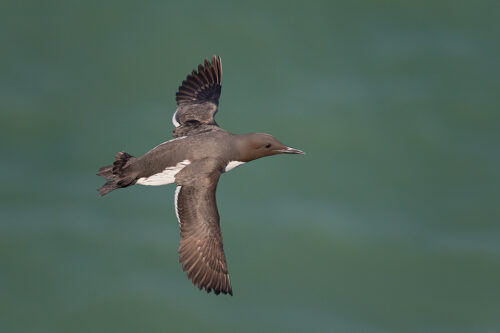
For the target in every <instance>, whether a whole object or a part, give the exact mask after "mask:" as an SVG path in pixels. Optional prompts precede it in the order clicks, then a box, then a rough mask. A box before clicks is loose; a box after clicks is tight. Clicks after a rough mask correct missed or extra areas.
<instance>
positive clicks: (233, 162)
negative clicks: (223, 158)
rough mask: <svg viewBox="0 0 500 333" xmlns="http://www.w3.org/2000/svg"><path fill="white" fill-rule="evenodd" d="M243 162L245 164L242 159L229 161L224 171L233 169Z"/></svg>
mask: <svg viewBox="0 0 500 333" xmlns="http://www.w3.org/2000/svg"><path fill="white" fill-rule="evenodd" d="M242 164H245V162H241V161H229V163H228V164H227V165H226V167H225V168H224V172H228V171H231V170H233V169H234V168H236V167H237V166H240V165H242Z"/></svg>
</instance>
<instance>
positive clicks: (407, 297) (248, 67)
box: [0, 1, 500, 332]
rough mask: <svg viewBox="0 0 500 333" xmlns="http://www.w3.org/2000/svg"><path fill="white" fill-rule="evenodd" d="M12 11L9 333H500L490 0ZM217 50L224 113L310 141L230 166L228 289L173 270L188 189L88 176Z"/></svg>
mask: <svg viewBox="0 0 500 333" xmlns="http://www.w3.org/2000/svg"><path fill="white" fill-rule="evenodd" d="M0 12H1V14H0V15H1V20H0V22H2V23H1V25H2V29H1V30H0V36H1V39H0V40H1V41H2V50H1V52H0V57H1V62H0V69H1V71H0V72H1V75H0V110H1V118H0V130H1V131H0V136H1V137H0V139H1V143H0V149H1V156H2V157H1V163H0V171H1V175H2V177H1V180H0V184H1V186H0V193H1V201H0V205H1V211H0V219H1V222H0V288H1V289H0V331H2V332H178V331H195V330H204V331H210V332H216V331H217V332H262V331H269V332H277V331H287V332H295V331H296V332H320V331H324V332H332V331H334V332H498V331H500V287H499V283H500V225H499V222H500V221H499V218H500V208H499V185H500V181H499V167H500V148H499V142H500V135H499V132H500V131H499V130H500V125H499V124H500V115H499V105H500V103H499V87H500V85H499V80H498V77H499V75H500V70H499V65H498V62H499V56H500V43H499V42H498V36H499V33H500V29H499V28H500V24H499V23H498V22H499V20H498V18H499V5H498V3H497V2H491V3H487V2H463V1H459V2H443V1H417V2H415V1H414V2H396V1H378V2H373V1H354V2H348V1H343V2H333V1H323V2H296V1H286V2H285V1H283V2H276V1H251V2H246V3H240V4H236V3H233V2H230V1H226V2H207V1H197V2H176V3H172V2H167V1H145V2H142V1H106V2H78V1H61V2H56V1H49V2H47V1H31V2H29V1H28V2H22V3H21V2H10V3H9V2H7V3H2V5H0ZM214 53H216V54H218V55H221V56H222V59H223V66H224V87H223V92H222V98H221V101H220V102H221V103H220V109H219V113H218V115H217V121H218V123H219V124H220V125H221V126H222V127H223V128H225V129H227V130H229V131H232V132H234V133H246V132H267V133H272V134H273V135H275V136H276V137H278V139H280V140H281V141H283V142H285V143H286V144H289V145H290V146H293V147H297V148H300V149H303V150H305V151H306V152H307V155H306V156H277V157H272V158H267V159H263V160H259V161H255V162H253V163H250V164H247V165H245V166H242V167H240V168H238V169H236V170H234V171H232V172H231V173H229V174H225V175H224V176H223V177H222V178H221V181H220V184H219V189H218V193H217V195H218V203H219V210H220V214H221V225H222V230H223V234H224V240H225V250H226V256H227V260H228V266H229V270H230V275H231V279H232V283H233V288H234V294H235V295H234V297H228V296H215V295H213V294H206V293H204V292H200V291H198V290H197V289H195V288H194V287H193V286H192V285H191V283H190V281H188V280H187V278H186V276H185V274H184V273H183V272H182V271H181V267H180V264H179V263H178V262H177V252H176V250H177V247H178V242H179V230H178V226H177V220H176V218H175V213H174V206H173V192H174V186H169V187H139V186H137V187H132V188H129V189H126V190H120V191H116V192H113V193H112V194H110V195H109V196H106V197H104V198H100V197H99V196H98V194H97V192H96V188H98V187H99V186H100V185H101V184H102V180H101V179H99V178H98V177H97V176H95V172H96V170H97V168H98V167H100V166H102V165H105V164H108V163H110V162H111V161H112V160H113V157H114V155H115V154H116V152H118V151H120V150H124V151H127V152H129V153H131V154H133V155H142V154H144V153H145V152H147V151H148V150H149V149H150V148H152V147H154V146H155V145H157V144H158V143H161V142H163V141H166V140H168V139H170V138H171V130H172V125H171V123H170V119H171V116H172V112H173V111H174V110H175V101H174V95H175V91H176V89H177V87H178V85H179V84H180V82H181V81H182V80H183V79H184V77H185V75H186V74H188V73H189V72H190V71H191V69H193V68H194V67H195V66H196V65H197V64H198V63H199V62H200V61H201V60H202V59H203V58H204V57H209V56H211V55H212V54H214Z"/></svg>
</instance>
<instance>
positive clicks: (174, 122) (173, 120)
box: [172, 111, 180, 127]
mask: <svg viewBox="0 0 500 333" xmlns="http://www.w3.org/2000/svg"><path fill="white" fill-rule="evenodd" d="M176 115H177V111H175V112H174V115H173V116H172V124H174V126H175V127H179V126H180V124H179V122H178V121H177V119H175V116H176Z"/></svg>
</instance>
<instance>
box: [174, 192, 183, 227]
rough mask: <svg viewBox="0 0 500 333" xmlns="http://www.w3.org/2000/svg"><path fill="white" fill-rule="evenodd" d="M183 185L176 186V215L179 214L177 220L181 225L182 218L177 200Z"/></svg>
mask: <svg viewBox="0 0 500 333" xmlns="http://www.w3.org/2000/svg"><path fill="white" fill-rule="evenodd" d="M181 188H182V186H177V187H176V188H175V199H174V203H175V215H176V216H177V221H179V227H180V226H181V219H180V218H179V210H178V209H177V200H178V199H179V192H180V191H181Z"/></svg>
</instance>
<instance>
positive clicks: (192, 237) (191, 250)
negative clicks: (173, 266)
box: [176, 159, 233, 295]
mask: <svg viewBox="0 0 500 333" xmlns="http://www.w3.org/2000/svg"><path fill="white" fill-rule="evenodd" d="M202 170H203V171H202ZM221 172H222V166H221V165H220V163H218V161H216V160H213V159H207V160H202V161H200V162H197V163H195V164H192V165H190V166H189V167H186V168H184V169H183V170H182V171H181V172H180V173H179V175H178V176H177V177H176V182H177V184H178V186H179V187H178V188H177V191H178V192H176V212H177V217H178V219H179V224H180V227H181V244H180V246H179V261H180V262H181V263H182V270H183V271H185V272H186V273H187V276H188V278H189V279H190V280H192V282H193V284H194V285H195V286H198V288H199V289H202V288H205V290H206V291H207V292H210V291H212V290H213V291H214V293H215V294H219V293H221V292H222V293H224V294H227V293H229V294H231V295H232V294H233V291H232V288H231V282H230V280H229V274H228V271H227V264H226V256H225V255H224V248H223V244H222V233H221V230H220V226H219V213H218V211H217V203H216V198H215V191H216V189H217V183H218V181H219V177H220V174H221Z"/></svg>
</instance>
